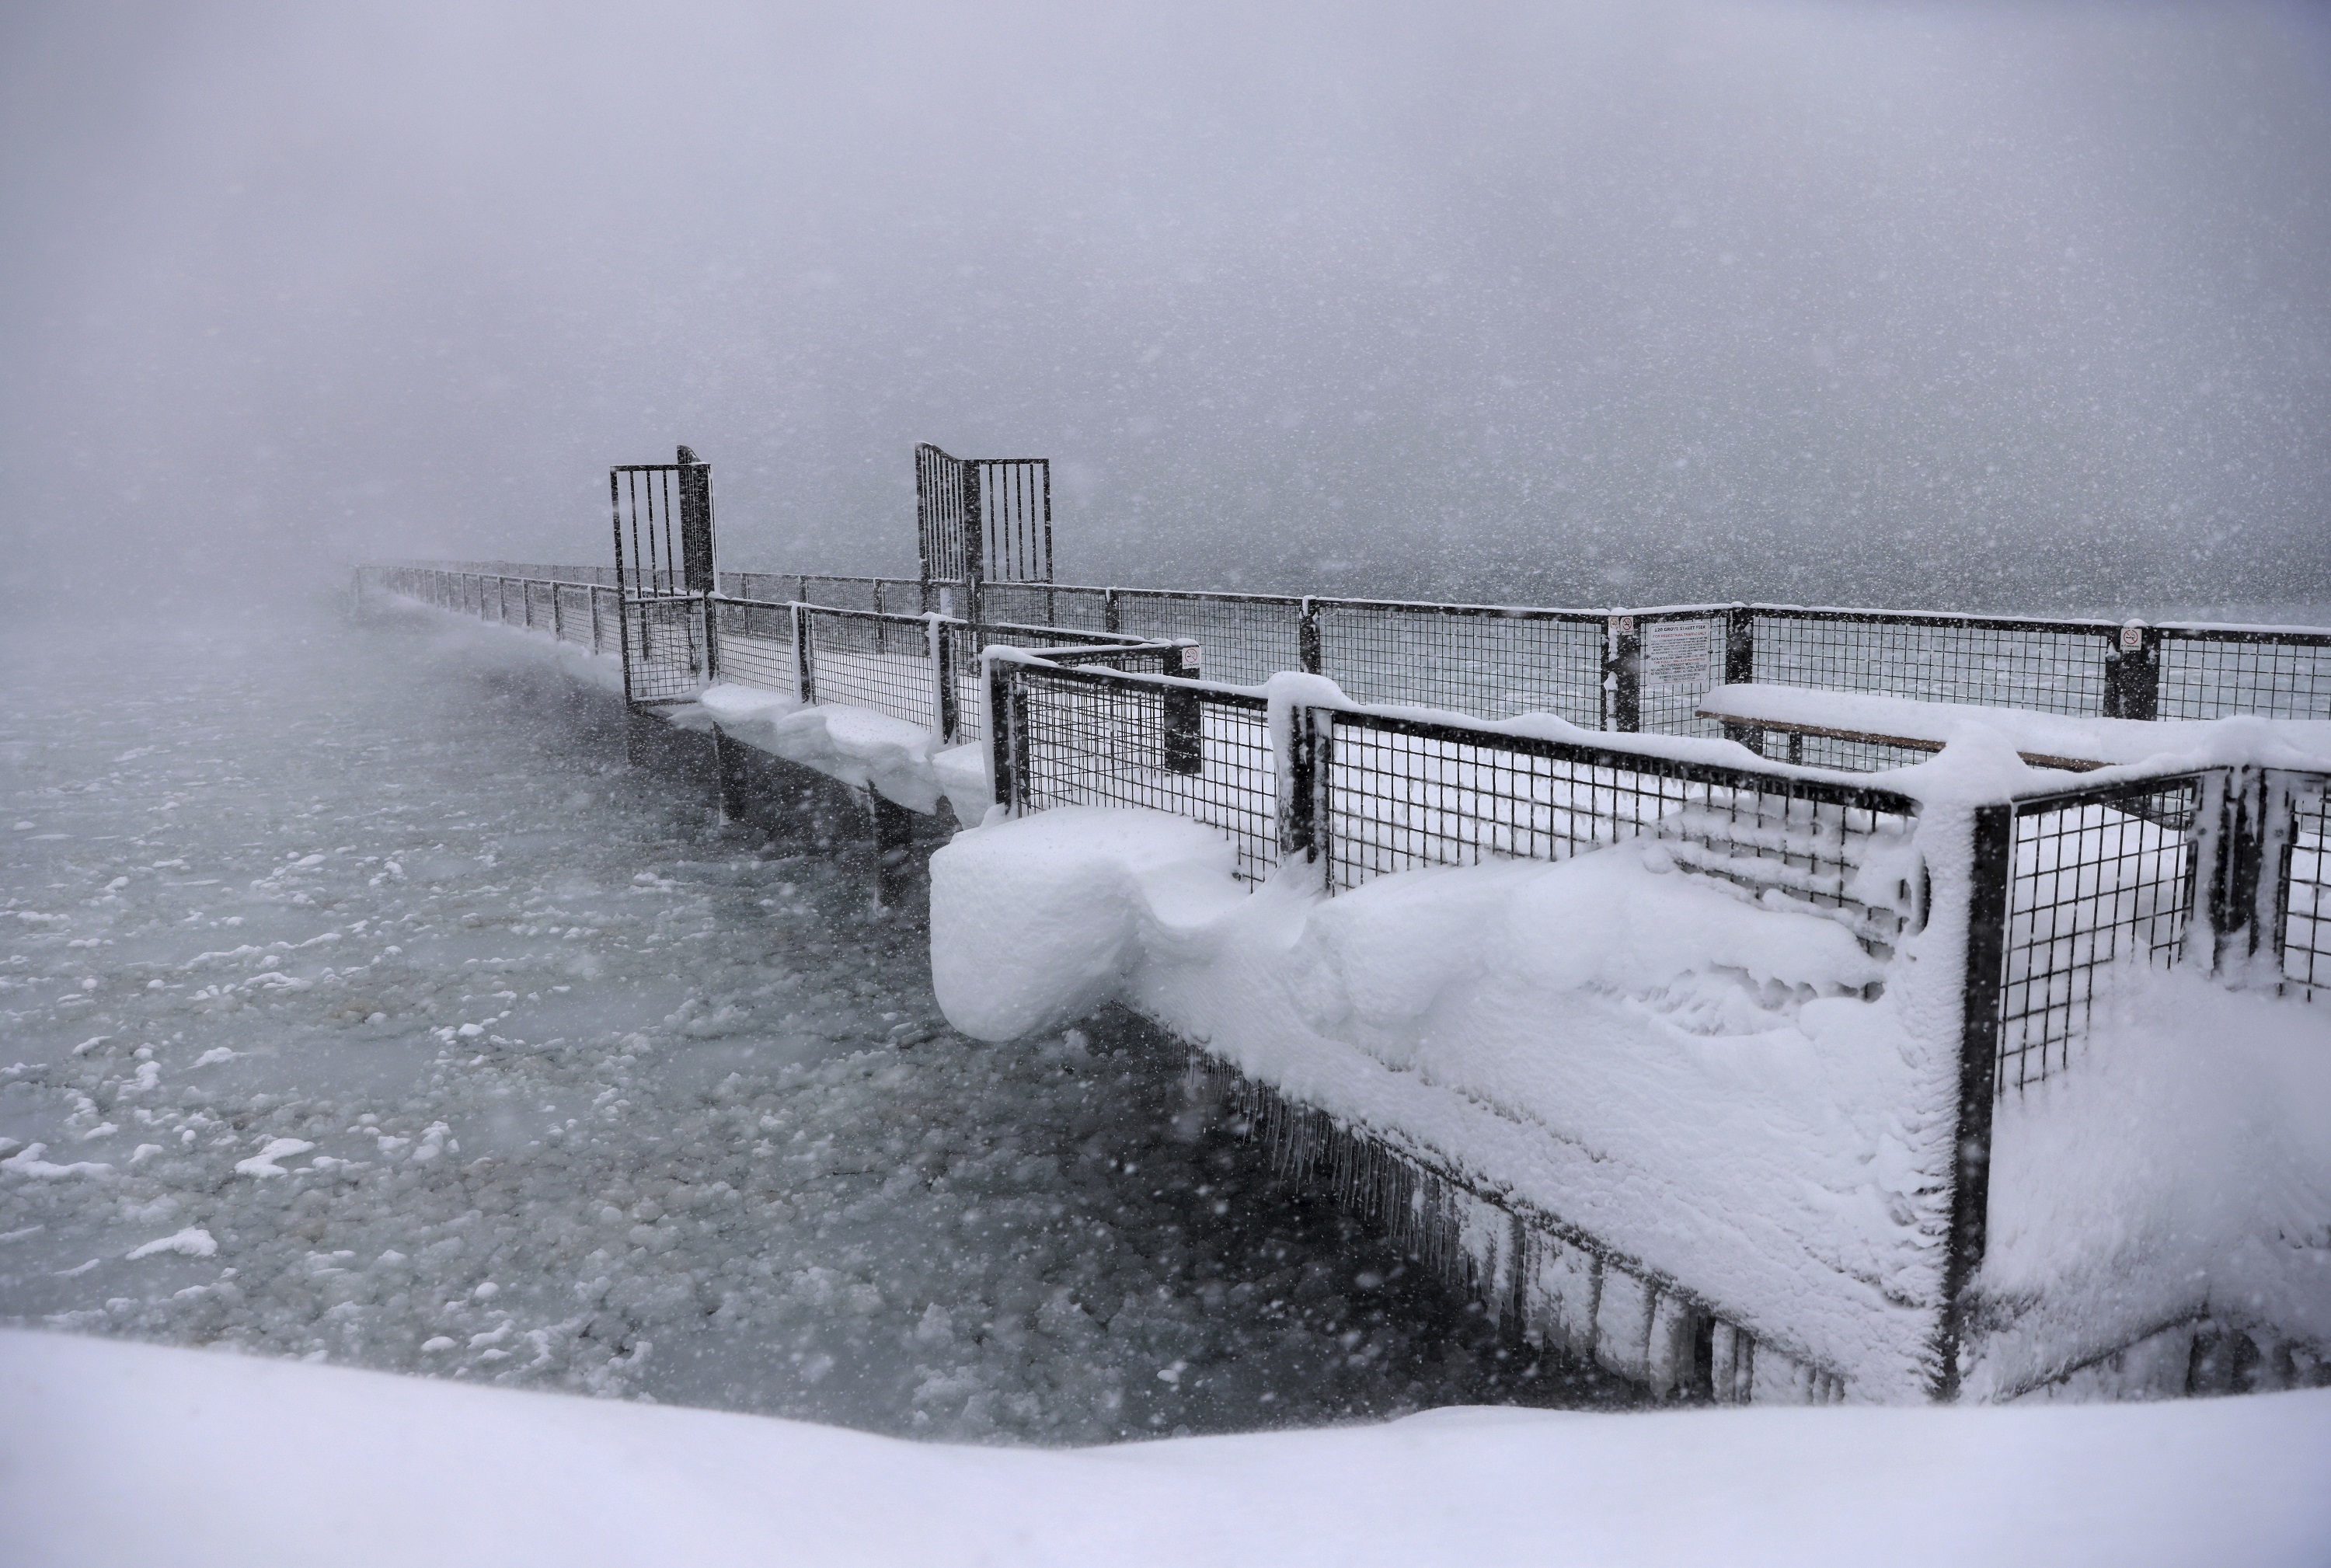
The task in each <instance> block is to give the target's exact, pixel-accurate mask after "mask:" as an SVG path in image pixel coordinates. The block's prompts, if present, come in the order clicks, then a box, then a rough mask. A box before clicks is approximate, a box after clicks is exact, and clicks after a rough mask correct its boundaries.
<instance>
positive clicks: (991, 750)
mask: <svg viewBox="0 0 2331 1568" xmlns="http://www.w3.org/2000/svg"><path fill="white" fill-rule="evenodd" d="M975 657H979V658H981V659H982V660H983V661H984V662H985V666H986V671H987V745H988V755H989V757H990V759H991V765H992V767H993V770H994V774H995V803H996V804H997V805H999V806H1002V807H1003V808H1004V810H1005V811H1007V812H1009V813H1011V814H1012V815H1013V816H1017V815H1019V814H1020V805H1021V799H1020V796H1021V784H1022V766H1021V765H1022V763H1023V761H1024V760H1025V758H1026V755H1027V744H1028V738H1027V735H1026V730H1027V727H1028V704H1027V699H1026V698H1024V697H1023V696H1022V695H1021V692H1020V689H1019V688H1020V683H1019V681H1017V680H1016V679H1013V673H1014V672H1015V671H1016V670H1018V669H1019V666H1018V665H1017V664H1016V663H1014V662H1013V661H1012V660H1004V659H992V660H991V659H986V658H985V655H984V654H975Z"/></svg>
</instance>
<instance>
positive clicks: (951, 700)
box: [923, 613, 963, 746]
mask: <svg viewBox="0 0 2331 1568" xmlns="http://www.w3.org/2000/svg"><path fill="white" fill-rule="evenodd" d="M923 627H924V630H925V631H926V632H928V634H929V636H930V640H931V680H932V683H933V690H932V692H931V712H932V713H933V714H935V715H936V716H937V719H938V727H939V739H940V741H941V742H942V743H944V744H946V745H947V746H953V745H954V744H955V736H956V729H957V728H959V727H961V725H962V723H963V719H962V716H961V715H959V714H958V713H956V708H957V707H958V706H960V704H961V702H962V694H961V693H960V692H958V691H956V685H955V647H954V641H955V640H954V639H953V638H951V637H949V636H948V635H947V622H945V621H944V620H942V619H941V618H940V617H938V616H937V615H933V614H928V613H926V614H925V615H924V616H923Z"/></svg>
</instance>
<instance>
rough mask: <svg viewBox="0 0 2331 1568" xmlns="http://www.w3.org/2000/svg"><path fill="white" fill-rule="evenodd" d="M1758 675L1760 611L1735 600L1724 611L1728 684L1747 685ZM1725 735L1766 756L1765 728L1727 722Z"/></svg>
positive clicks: (1725, 680)
mask: <svg viewBox="0 0 2331 1568" xmlns="http://www.w3.org/2000/svg"><path fill="white" fill-rule="evenodd" d="M1755 679H1756V611H1755V607H1754V606H1752V605H1748V604H1734V605H1731V606H1729V607H1727V609H1726V610H1725V612H1724V684H1725V685H1727V686H1746V685H1748V684H1749V683H1750V682H1752V681H1754V680H1755ZM1724 738H1725V739H1727V740H1733V741H1738V742H1739V743H1740V744H1741V745H1742V746H1746V747H1747V748H1748V749H1749V750H1750V751H1753V752H1755V753H1756V754H1757V755H1759V756H1762V755H1764V752H1765V732H1764V731H1763V730H1762V729H1759V728H1757V727H1755V725H1753V724H1735V723H1733V722H1732V721H1731V720H1730V719H1727V720H1725V722H1724Z"/></svg>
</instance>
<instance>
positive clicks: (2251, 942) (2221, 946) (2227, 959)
mask: <svg viewBox="0 0 2331 1568" xmlns="http://www.w3.org/2000/svg"><path fill="white" fill-rule="evenodd" d="M2218 776H2219V777H2220V778H2222V781H2223V783H2222V787H2221V789H2219V790H2217V791H2211V790H2204V791H2203V800H2202V805H2203V812H2202V815H2203V832H2202V834H2201V840H2202V842H2201V844H2200V846H2199V848H2200V851H2201V853H2202V855H2203V858H2204V863H2203V865H2200V866H2197V867H2195V868H2194V870H2195V871H2196V872H2197V873H2198V875H2197V877H2196V881H2197V882H2198V883H2199V884H2200V885H2201V887H2203V888H2205V889H2208V892H2207V894H2206V897H2207V898H2208V900H2209V902H2208V905H2207V908H2208V910H2209V919H2210V934H2211V937H2210V955H2209V959H2210V972H2211V973H2212V974H2225V973H2227V972H2228V971H2229V970H2237V969H2243V968H2247V967H2248V966H2249V964H2250V957H2251V955H2253V954H2255V953H2256V952H2257V951H2258V949H2259V941H2260V929H2259V925H2260V923H2259V920H2258V918H2257V914H2258V907H2259V884H2260V882H2261V881H2263V880H2265V878H2264V876H2263V874H2262V873H2263V872H2264V870H2265V866H2264V860H2265V849H2266V839H2267V836H2268V835H2267V832H2266V827H2267V815H2268V804H2267V793H2268V792H2267V787H2266V774H2265V772H2264V771H2263V770H2262V769H2260V768H2255V767H2232V768H2227V769H2225V770H2224V771H2223V773H2222V774H2219V775H2218ZM2211 794H2217V795H2218V797H2219V798H2218V800H2217V801H2216V802H2215V803H2214V804H2215V806H2216V811H2215V813H2212V811H2211V809H2210V808H2211V806H2212V801H2211V800H2210V796H2211Z"/></svg>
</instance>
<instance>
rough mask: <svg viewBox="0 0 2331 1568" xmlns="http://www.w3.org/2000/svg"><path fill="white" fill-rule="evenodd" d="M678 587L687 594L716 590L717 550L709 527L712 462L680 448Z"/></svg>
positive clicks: (718, 571) (717, 574)
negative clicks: (703, 460) (701, 459)
mask: <svg viewBox="0 0 2331 1568" xmlns="http://www.w3.org/2000/svg"><path fill="white" fill-rule="evenodd" d="M680 587H681V591H682V592H684V593H690V594H712V593H718V591H719V587H720V567H719V560H718V549H717V547H716V540H715V537H714V534H713V527H712V465H711V464H709V463H707V462H702V461H699V460H698V458H697V455H696V453H694V452H693V451H690V450H689V449H688V448H687V447H681V448H680Z"/></svg>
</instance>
